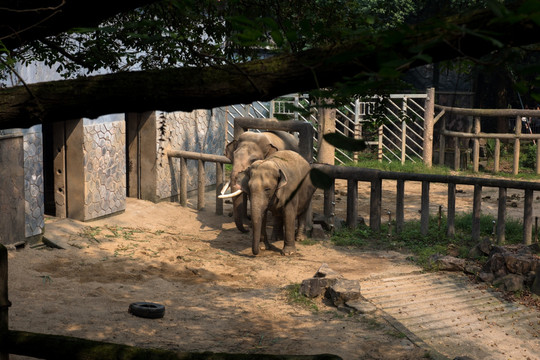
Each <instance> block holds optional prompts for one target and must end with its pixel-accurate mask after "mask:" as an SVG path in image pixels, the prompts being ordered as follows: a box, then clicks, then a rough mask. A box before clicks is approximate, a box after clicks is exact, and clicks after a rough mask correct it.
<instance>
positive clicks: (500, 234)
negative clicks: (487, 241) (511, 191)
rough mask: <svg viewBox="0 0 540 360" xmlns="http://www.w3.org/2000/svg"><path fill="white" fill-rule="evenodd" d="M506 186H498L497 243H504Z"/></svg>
mask: <svg viewBox="0 0 540 360" xmlns="http://www.w3.org/2000/svg"><path fill="white" fill-rule="evenodd" d="M505 221H506V188H504V187H500V188H499V208H498V209H497V244H499V245H502V244H504V240H505V232H506V223H505Z"/></svg>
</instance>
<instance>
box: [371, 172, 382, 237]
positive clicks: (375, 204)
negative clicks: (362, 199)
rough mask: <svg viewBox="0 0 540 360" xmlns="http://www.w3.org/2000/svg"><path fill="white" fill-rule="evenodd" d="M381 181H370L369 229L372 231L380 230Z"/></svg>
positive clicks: (378, 178)
mask: <svg viewBox="0 0 540 360" xmlns="http://www.w3.org/2000/svg"><path fill="white" fill-rule="evenodd" d="M381 206H382V180H381V178H380V177H377V179H373V180H371V195H370V200H369V227H370V228H371V230H373V231H379V230H380V229H381Z"/></svg>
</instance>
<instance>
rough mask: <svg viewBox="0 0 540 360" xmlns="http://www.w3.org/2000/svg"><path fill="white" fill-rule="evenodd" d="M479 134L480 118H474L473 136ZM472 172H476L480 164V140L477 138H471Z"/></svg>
mask: <svg viewBox="0 0 540 360" xmlns="http://www.w3.org/2000/svg"><path fill="white" fill-rule="evenodd" d="M479 133H480V117H478V116H477V117H475V118H474V134H475V135H478V134H479ZM472 155H473V171H474V172H478V167H479V164H480V139H478V138H477V137H475V138H473V154H472Z"/></svg>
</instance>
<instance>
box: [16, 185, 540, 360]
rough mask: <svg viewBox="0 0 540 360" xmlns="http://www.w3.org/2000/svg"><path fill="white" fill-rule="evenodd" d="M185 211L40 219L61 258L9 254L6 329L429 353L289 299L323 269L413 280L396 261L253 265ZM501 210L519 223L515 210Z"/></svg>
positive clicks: (348, 253)
mask: <svg viewBox="0 0 540 360" xmlns="http://www.w3.org/2000/svg"><path fill="white" fill-rule="evenodd" d="M439 187H440V188H439ZM337 189H338V195H337V199H336V202H337V208H338V210H337V213H338V216H340V217H343V218H344V217H345V213H344V212H343V209H344V206H345V203H346V196H344V195H340V193H339V191H344V184H343V183H340V184H338V186H337ZM458 189H460V187H458ZM461 190H463V192H460V193H458V194H457V195H458V204H457V209H458V211H467V210H468V209H469V208H470V206H472V204H471V197H472V188H470V189H468V188H466V187H463V188H462V189H461ZM446 191H447V190H446V186H432V188H431V194H432V195H431V201H432V207H433V209H434V210H433V211H434V212H435V211H437V210H438V206H439V204H440V205H443V206H444V205H445V204H446ZM495 191H496V189H495V190H494V192H495ZM359 194H360V197H361V200H362V201H361V203H360V205H359V214H360V215H362V216H364V217H365V218H366V221H368V214H367V213H365V210H367V209H368V208H369V206H368V205H367V204H369V192H368V187H367V184H366V187H365V188H364V185H362V184H361V185H360V191H359ZM406 194H407V195H406V196H407V197H406V199H405V201H406V217H407V218H412V217H418V216H419V214H418V209H419V206H420V184H415V183H407V185H406ZM494 194H495V195H491V199H487V200H486V202H485V203H483V210H485V211H490V209H491V208H492V206H493V207H494V209H495V211H496V198H497V196H496V193H494ZM384 195H385V200H384V201H383V208H389V209H391V210H392V209H393V208H394V206H395V205H394V201H395V200H394V199H395V185H393V184H391V183H388V184H387V183H385V184H384ZM510 195H511V194H509V195H508V196H509V197H510ZM484 196H490V195H489V194H487V193H486V194H485V195H484ZM321 198H322V196H321V195H320V194H319V193H317V194H316V196H315V205H314V210H315V211H322V210H320V206H321ZM195 201H196V200H195V199H192V200H191V202H192V205H191V207H188V208H182V207H181V206H179V205H178V204H176V203H168V202H163V203H159V204H153V203H150V202H147V201H142V200H135V199H128V201H127V209H126V211H125V212H124V213H122V214H119V215H116V216H112V217H108V218H105V219H101V220H97V221H92V222H87V223H80V222H76V221H72V220H66V219H63V220H59V219H55V218H48V219H47V221H46V229H45V235H46V236H49V237H55V238H57V239H58V238H61V239H63V240H60V242H61V243H63V244H64V246H65V247H66V248H65V249H64V250H60V249H50V248H38V247H36V248H30V247H26V248H25V249H22V250H17V251H15V250H12V251H10V252H9V254H8V258H9V298H10V300H11V302H12V303H13V305H12V307H11V308H10V312H9V321H10V329H14V330H24V331H32V332H43V333H50V334H59V335H70V336H76V337H82V338H87V339H94V340H103V341H110V342H115V343H123V344H128V345H136V346H142V347H156V348H165V349H170V350H177V351H194V352H203V351H212V352H232V353H239V352H241V353H273V354H319V353H332V354H336V355H339V356H341V357H343V359H420V358H422V357H423V356H424V355H425V353H426V351H428V350H429V349H426V348H421V347H420V346H418V345H417V344H414V343H413V342H411V341H410V340H409V339H408V338H407V337H406V336H405V335H404V334H403V333H401V332H400V331H399V330H398V329H396V328H394V327H393V326H392V324H390V323H388V322H386V321H385V320H384V318H383V317H381V316H380V314H379V313H378V312H375V313H370V314H353V315H350V314H347V313H344V312H341V311H339V310H337V309H336V308H334V307H333V306H330V305H328V304H326V303H325V302H324V301H322V300H320V299H319V300H316V301H315V303H314V305H315V306H312V307H311V308H309V307H304V306H301V305H298V304H297V303H291V302H290V301H289V300H288V295H287V294H288V292H289V290H288V289H289V288H290V285H292V284H298V283H300V282H301V281H302V280H303V279H306V278H309V277H311V276H313V275H314V273H315V272H316V271H317V269H318V268H319V266H320V265H321V264H322V263H327V264H328V265H329V266H330V267H331V268H332V269H334V270H335V271H337V272H339V273H341V274H342V275H343V276H344V277H345V278H347V279H357V280H360V283H362V279H368V278H376V277H377V276H381V275H383V274H393V273H395V274H398V273H406V272H414V271H418V270H420V269H418V268H417V267H416V266H415V265H413V264H411V263H410V262H408V261H407V260H406V257H407V254H401V253H397V252H387V251H384V252H366V251H362V250H357V249H349V248H338V247H334V246H332V245H330V244H329V243H328V242H319V243H316V244H302V243H300V244H298V245H297V247H298V253H297V254H295V255H293V256H288V257H285V256H282V255H280V254H279V253H276V252H271V251H262V252H261V254H260V255H259V256H257V257H254V256H252V254H251V243H250V242H251V236H250V234H249V233H248V234H241V233H239V232H238V230H236V228H235V226H234V223H233V221H232V218H231V217H229V216H227V213H228V212H229V211H230V205H226V207H225V212H226V215H222V216H218V215H215V214H214V208H213V205H212V204H209V205H208V206H207V209H206V210H204V211H201V212H197V211H195V210H194V209H193V202H195ZM492 203H493V204H492ZM538 203H539V201H538V200H535V202H534V204H535V210H537V209H536V208H537V207H538V205H539V204H538ZM508 210H509V214H508V215H509V216H516V217H520V216H521V215H522V213H523V206H522V200H521V202H520V203H519V204H518V207H516V208H512V207H509V209H508ZM392 212H393V211H392ZM536 214H538V211H536ZM276 245H277V246H278V247H282V243H277V244H276ZM136 301H149V302H156V303H160V304H163V305H165V307H166V311H165V316H164V317H163V318H162V319H152V320H151V319H144V318H139V317H135V316H133V315H131V314H129V313H128V311H127V310H128V306H129V304H130V303H132V302H136ZM314 307H316V308H317V309H316V310H314ZM12 358H13V359H20V358H21V357H16V356H13V355H12Z"/></svg>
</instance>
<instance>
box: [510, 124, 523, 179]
mask: <svg viewBox="0 0 540 360" xmlns="http://www.w3.org/2000/svg"><path fill="white" fill-rule="evenodd" d="M520 136H521V117H520V116H519V115H518V116H516V139H515V140H514V166H513V168H512V169H513V170H512V174H514V175H517V174H518V172H519V147H520V142H519V137H520Z"/></svg>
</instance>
